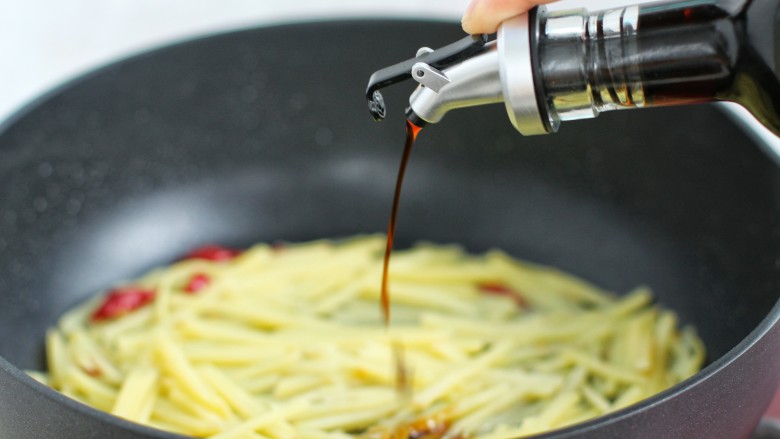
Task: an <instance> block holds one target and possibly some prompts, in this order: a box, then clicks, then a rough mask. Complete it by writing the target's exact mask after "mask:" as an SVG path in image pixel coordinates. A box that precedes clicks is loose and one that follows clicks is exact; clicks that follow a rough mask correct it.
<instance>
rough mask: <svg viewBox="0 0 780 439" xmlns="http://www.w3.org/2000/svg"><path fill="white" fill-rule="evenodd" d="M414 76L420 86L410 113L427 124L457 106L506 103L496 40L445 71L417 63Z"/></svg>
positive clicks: (415, 93) (437, 119)
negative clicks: (502, 88) (504, 101)
mask: <svg viewBox="0 0 780 439" xmlns="http://www.w3.org/2000/svg"><path fill="white" fill-rule="evenodd" d="M412 79H414V80H415V81H417V82H418V83H419V84H420V85H419V86H418V87H417V89H415V90H414V92H413V93H412V95H411V96H410V97H409V109H408V110H407V113H410V114H409V115H414V116H416V117H418V118H419V119H421V120H423V121H425V122H427V123H437V122H439V121H440V120H441V119H442V118H443V117H444V115H445V114H446V113H447V112H448V111H450V110H453V109H455V108H463V107H471V106H475V105H485V104H493V103H501V102H503V92H502V90H501V78H500V75H499V65H498V50H497V48H496V42H495V41H492V42H489V43H487V44H486V45H485V46H484V47H483V48H482V50H481V51H480V52H478V53H476V54H474V55H472V56H471V57H469V58H466V59H463V60H461V61H460V62H458V63H456V64H454V65H452V66H450V67H448V68H446V69H444V70H439V69H436V68H434V67H431V66H430V65H428V64H426V63H424V62H418V63H416V64H414V66H413V67H412Z"/></svg>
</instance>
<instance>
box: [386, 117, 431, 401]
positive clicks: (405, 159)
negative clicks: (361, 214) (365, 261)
mask: <svg viewBox="0 0 780 439" xmlns="http://www.w3.org/2000/svg"><path fill="white" fill-rule="evenodd" d="M418 123H419V122H418ZM422 125H423V124H420V125H416V124H415V123H414V122H412V121H411V120H410V119H406V125H405V131H406V140H405V142H404V152H403V155H402V156H401V164H400V166H399V167H398V177H397V178H396V181H395V192H394V193H393V207H392V209H391V211H390V220H389V221H388V225H387V245H386V246H385V257H384V264H383V267H382V289H381V299H380V301H381V309H382V318H383V321H384V324H385V328H389V327H390V291H389V282H388V275H389V269H390V255H391V254H392V253H393V240H394V238H395V227H396V222H397V219H398V204H399V202H400V200H401V188H402V186H403V182H404V175H406V166H407V164H408V163H409V157H410V156H411V155H412V149H413V147H414V142H415V140H417V135H419V134H420V131H422V128H423V127H422ZM393 360H394V363H395V371H396V390H397V392H398V394H399V395H401V396H402V397H405V398H408V397H409V396H410V395H411V384H412V383H411V377H410V375H411V373H410V369H409V367H408V366H407V364H406V361H405V358H404V351H403V346H402V345H401V344H399V343H393Z"/></svg>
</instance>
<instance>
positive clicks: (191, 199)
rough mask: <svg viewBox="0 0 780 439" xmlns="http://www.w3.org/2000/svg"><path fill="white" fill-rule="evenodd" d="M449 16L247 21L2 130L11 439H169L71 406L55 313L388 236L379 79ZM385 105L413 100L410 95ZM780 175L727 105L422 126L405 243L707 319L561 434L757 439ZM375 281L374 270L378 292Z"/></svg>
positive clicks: (65, 93) (437, 35) (96, 77)
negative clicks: (118, 286) (697, 347)
mask: <svg viewBox="0 0 780 439" xmlns="http://www.w3.org/2000/svg"><path fill="white" fill-rule="evenodd" d="M459 36H460V31H459V30H458V29H457V27H456V26H454V25H447V24H436V23H411V22H350V23H326V24H305V25H292V26H284V27H277V28H269V29H258V30H249V31H243V32H237V33H232V34H228V35H223V36H216V37H211V38H207V39H203V40H198V41H194V42H190V43H186V44H182V45H177V46H173V47H169V48H165V49H161V50H158V51H155V52H152V53H150V54H146V55H142V56H139V57H136V58H133V59H131V60H128V61H125V62H121V63H118V64H116V65H113V66H110V67H108V68H104V69H102V70H100V71H98V72H96V73H94V74H91V75H88V76H87V77H85V78H82V79H80V80H77V81H75V82H74V83H72V84H69V85H67V86H65V87H63V88H61V89H60V90H57V91H55V92H53V93H52V94H50V95H49V96H48V97H46V98H45V99H42V100H41V101H39V102H37V103H35V104H33V105H31V106H30V107H29V108H28V109H26V110H25V111H22V112H21V113H20V114H19V115H17V117H16V118H14V119H13V120H12V121H11V122H9V123H7V124H6V125H5V126H4V127H3V131H2V133H0V297H1V298H2V307H0V334H2V336H1V337H0V355H1V356H2V358H0V437H2V438H16V439H19V438H79V439H81V438H89V437H93V438H123V439H124V438H141V437H156V438H166V437H167V438H172V437H178V436H175V435H172V434H167V433H162V432H158V431H156V430H151V429H148V428H145V427H140V426H137V425H134V424H130V423H128V422H125V421H122V420H120V419H118V418H114V417H112V416H110V415H107V414H104V413H101V412H98V411H96V410H93V409H91V408H88V407H85V406H83V405H81V404H79V403H76V402H74V401H71V400H68V399H67V398H65V397H63V396H61V395H60V394H58V393H56V392H54V391H52V390H49V389H47V388H45V387H44V386H42V385H39V384H37V383H36V382H34V381H33V380H31V379H30V378H28V377H27V376H26V375H24V374H23V373H22V372H21V371H20V370H19V369H20V368H40V367H42V365H43V356H42V352H43V334H44V331H45V329H46V327H47V326H49V325H52V324H53V323H54V322H55V320H56V318H57V316H58V315H60V314H61V313H62V312H63V311H65V310H66V309H67V308H69V307H70V306H73V305H74V304H76V303H78V302H79V301H81V300H83V299H84V298H86V297H88V296H89V295H92V294H95V293H96V292H97V291H98V290H100V289H103V288H106V287H108V286H110V285H111V284H112V282H114V281H117V280H119V279H124V278H128V277H131V276H136V275H139V274H140V273H142V272H143V271H144V270H146V269H148V268H150V267H152V266H154V265H158V264H164V263H167V262H170V261H172V260H174V259H175V258H177V257H178V256H180V255H181V254H183V253H184V252H186V251H187V250H189V249H191V248H193V247H195V246H197V245H199V244H203V243H205V242H220V243H223V244H227V245H233V246H242V245H249V244H251V243H254V242H257V241H274V240H279V239H284V240H292V241H298V240H308V239H314V238H321V237H340V236H348V235H353V234H357V233H365V232H381V231H384V230H385V227H386V225H387V223H386V221H387V216H388V213H389V209H390V201H391V191H392V187H393V183H394V178H395V173H396V167H397V164H398V161H399V159H400V153H401V150H400V148H401V142H402V140H403V129H402V114H401V110H398V114H396V115H392V114H391V115H390V117H389V118H388V121H387V122H385V123H384V124H375V123H374V122H372V121H371V117H370V116H369V115H368V112H367V110H366V108H365V101H364V97H363V87H364V85H365V82H366V79H367V78H368V75H369V74H370V73H371V72H372V71H374V70H376V69H377V68H379V67H381V66H384V65H386V64H387V63H388V62H391V61H393V60H397V59H404V58H408V57H409V56H411V55H413V54H414V51H415V50H416V48H417V47H419V46H423V45H426V46H433V47H436V46H438V45H442V44H445V43H447V42H450V41H452V40H454V39H456V38H458V37H459ZM396 88H397V89H398V90H394V92H396V93H397V94H396V95H388V96H387V99H388V100H389V101H390V102H389V105H388V108H397V109H402V108H404V100H405V99H406V98H407V97H408V93H409V92H410V91H411V90H403V89H404V87H396ZM779 219H780V170H779V169H778V168H777V167H776V166H775V165H774V164H773V163H772V161H771V160H770V159H769V158H768V157H766V156H765V155H763V154H762V153H761V152H760V151H759V148H758V147H757V146H756V145H755V144H753V143H752V142H751V141H750V140H749V139H748V137H746V135H745V134H744V133H742V132H740V130H738V129H737V128H736V127H735V126H734V125H732V123H731V122H730V121H729V120H728V119H727V118H726V117H724V115H722V114H721V113H720V112H719V111H718V110H717V109H714V108H711V107H708V106H700V107H689V108H676V109H666V110H647V111H637V112H629V113H620V114H608V115H604V116H602V117H600V118H599V119H597V120H595V121H591V122H583V123H576V124H570V125H567V126H565V127H564V129H563V130H562V132H561V133H560V134H557V135H552V136H547V137H537V138H523V137H520V136H519V135H518V134H517V133H516V132H514V131H513V129H512V128H511V125H510V124H509V122H508V121H507V120H506V116H505V114H504V110H503V108H500V107H499V106H497V107H495V108H488V109H486V108H482V109H474V110H462V111H458V112H453V113H452V114H450V115H448V116H447V117H446V118H445V119H444V121H443V122H442V123H440V124H437V125H436V126H432V127H430V128H427V129H426V130H425V131H424V132H423V134H422V136H421V138H420V140H419V143H418V147H417V150H416V151H415V152H414V155H413V157H412V160H411V164H410V167H409V170H408V174H407V182H406V187H405V190H404V195H403V198H402V206H401V212H400V216H399V226H398V237H397V239H398V242H399V245H401V246H403V245H408V244H409V243H411V242H413V241H416V240H420V239H427V240H433V241H438V242H457V243H462V244H464V245H465V246H466V247H467V248H468V249H470V250H473V251H481V250H485V249H488V248H490V247H501V248H504V249H506V250H507V251H509V252H511V253H512V254H514V255H515V256H518V257H521V258H525V259H530V260H533V261H537V262H541V263H545V264H552V265H555V266H558V267H560V268H562V269H564V270H567V271H569V272H573V273H575V274H577V275H580V276H583V277H585V278H588V279H590V280H592V281H594V282H595V283H597V284H600V285H602V286H606V287H608V288H611V289H614V290H615V291H618V292H623V291H626V290H628V289H629V288H632V287H634V286H636V285H638V284H647V285H649V286H651V287H652V288H653V289H654V290H655V291H656V292H657V295H658V298H659V301H660V302H661V303H662V304H663V305H664V306H667V307H670V308H673V309H675V310H677V311H678V312H679V314H680V316H681V319H682V321H683V322H686V323H692V324H694V325H696V326H697V327H698V329H699V331H700V334H701V336H702V338H703V339H704V341H705V343H706V345H707V347H708V350H709V358H710V361H711V362H710V364H709V365H708V366H707V368H706V369H705V370H704V371H702V372H701V373H699V374H698V375H696V376H695V377H693V378H692V379H689V380H688V381H686V382H684V383H682V384H680V385H678V386H675V387H673V388H671V389H669V390H667V391H665V392H663V393H662V394H660V395H658V396H656V397H653V398H651V399H649V400H647V401H644V402H642V403H639V404H637V405H635V406H632V407H630V408H627V409H625V410H621V411H619V412H616V413H614V414H612V415H609V416H607V417H604V418H600V419H597V420H593V421H591V422H588V423H585V424H581V425H579V426H575V427H571V428H568V429H565V430H561V431H559V432H555V433H551V434H550V435H549V436H548V437H555V438H564V437H574V436H577V437H592V438H626V437H632V438H639V437H644V438H661V437H663V438H691V437H707V438H738V437H746V436H747V435H749V433H750V432H751V430H752V429H753V428H754V426H755V424H756V423H757V422H758V420H759V418H760V416H761V413H762V411H763V410H764V408H765V406H766V404H767V403H768V401H769V399H770V397H771V395H772V393H773V392H774V389H776V388H777V385H778V382H779V381H780V325H779V324H778V319H779V318H780V305H778V289H780V263H779V262H778V261H779V260H780V259H779V258H780V252H779V251H778V250H780V246H779V245H778V244H779V243H780V224H779ZM377 282H379V279H377Z"/></svg>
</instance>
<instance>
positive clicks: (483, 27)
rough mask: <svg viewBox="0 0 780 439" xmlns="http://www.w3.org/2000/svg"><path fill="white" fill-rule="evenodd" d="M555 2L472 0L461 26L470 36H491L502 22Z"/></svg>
mask: <svg viewBox="0 0 780 439" xmlns="http://www.w3.org/2000/svg"><path fill="white" fill-rule="evenodd" d="M553 1H555V0H471V4H469V7H468V8H467V9H466V12H465V14H463V20H462V21H461V24H462V26H463V30H464V31H466V33H469V34H472V35H474V34H491V33H493V32H495V31H496V30H497V29H498V25H499V24H501V22H502V21H504V20H506V19H508V18H512V17H514V16H517V15H520V14H522V13H523V12H525V11H527V10H529V9H531V8H533V7H534V6H536V5H541V4H546V3H552V2H553Z"/></svg>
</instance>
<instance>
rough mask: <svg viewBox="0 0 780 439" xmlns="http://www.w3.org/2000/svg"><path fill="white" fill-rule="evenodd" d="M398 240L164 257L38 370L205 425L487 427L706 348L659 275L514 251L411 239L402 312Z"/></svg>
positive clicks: (407, 433) (199, 432)
mask: <svg viewBox="0 0 780 439" xmlns="http://www.w3.org/2000/svg"><path fill="white" fill-rule="evenodd" d="M384 244H385V242H384V238H383V237H381V236H371V237H358V238H354V239H349V240H344V241H337V242H334V241H315V242H310V243H305V244H295V245H287V246H283V247H271V246H268V245H257V246H255V247H252V248H251V249H249V250H247V251H245V252H243V253H241V254H239V255H237V256H235V255H233V256H235V257H233V256H231V257H226V258H216V259H218V260H204V259H198V258H191V259H185V260H182V261H179V262H177V263H175V264H173V265H171V266H169V267H166V268H162V269H158V270H154V271H152V272H150V273H149V274H147V275H145V276H144V277H142V278H140V279H137V280H134V281H131V282H128V283H126V284H125V285H124V287H128V286H130V287H132V288H134V289H135V290H143V291H148V292H150V293H149V295H148V296H144V297H146V299H148V300H146V299H145V300H144V301H142V302H138V303H136V304H135V305H133V306H134V307H135V308H133V309H129V308H128V309H126V310H125V311H123V312H118V313H113V314H112V312H113V311H111V310H108V311H107V308H106V300H107V298H106V296H105V295H104V296H102V297H97V298H95V299H94V300H92V301H90V302H88V303H85V304H83V305H81V306H79V307H77V308H75V309H73V310H72V311H70V312H68V313H67V314H66V315H65V316H63V317H62V319H61V320H60V322H59V325H58V327H57V328H54V329H51V330H50V331H49V333H48V336H47V355H48V367H49V371H48V373H46V374H43V373H39V372H30V373H31V374H32V375H33V376H35V377H36V378H37V379H39V380H40V381H42V382H44V383H46V384H48V385H50V386H52V387H53V388H55V389H57V390H59V391H61V392H63V393H64V394H66V395H68V396H70V397H72V398H74V399H77V400H79V401H82V402H84V403H85V404H88V405H91V406H94V407H97V408H99V409H102V410H105V411H108V412H111V413H113V414H115V415H117V416H121V417H123V418H127V419H129V420H132V421H137V422H140V423H143V424H147V425H150V426H153V427H157V428H160V429H164V430H170V431H174V432H180V433H184V434H188V435H192V436H197V437H210V438H214V439H229V438H230V439H238V438H278V439H289V438H302V439H308V438H311V439H325V438H332V439H339V438H354V437H360V438H404V439H405V438H407V437H426V438H435V437H451V438H455V437H458V438H483V439H487V438H510V437H518V436H524V435H529V434H533V433H537V432H541V431H545V430H549V429H555V428H559V427H562V426H565V425H569V424H573V423H577V422H580V421H583V420H585V419H588V418H592V417H595V416H599V415H602V414H604V413H608V412H611V411H613V410H617V409H620V408H622V407H625V406H627V405H630V404H633V403H635V402H637V401H639V400H641V399H643V398H645V397H647V396H649V395H652V394H654V393H656V392H658V391H661V390H663V389H665V388H667V387H669V386H671V385H673V384H675V383H677V382H679V381H681V380H683V379H685V378H687V377H689V376H690V375H692V374H694V373H695V372H696V371H698V370H699V368H700V367H701V365H702V362H703V358H704V348H703V346H702V343H701V341H700V340H699V338H698V337H697V336H696V334H695V332H694V330H693V329H691V328H687V327H686V328H683V329H681V330H678V329H677V319H676V317H675V315H674V314H673V313H672V312H670V311H666V310H662V309H659V308H658V307H656V306H653V305H652V296H651V293H650V291H649V290H648V289H647V288H637V289H636V290H634V291H632V292H630V293H628V294H627V295H625V296H623V297H614V296H613V295H611V294H609V293H606V292H604V291H602V290H600V289H599V288H597V287H595V286H593V285H591V284H589V283H587V282H584V281H582V280H579V279H576V278H574V277H572V276H570V275H567V274H565V273H562V272H560V271H557V270H555V269H552V268H548V267H542V266H536V265H531V264H528V263H524V262H520V261H517V260H515V259H513V258H511V257H510V256H508V255H506V254H505V253H502V252H500V251H491V252H489V253H487V254H485V255H479V256H475V255H469V254H467V253H465V252H464V251H462V250H461V249H460V248H458V247H454V246H439V245H431V244H423V245H418V246H416V247H414V248H413V249H411V250H406V251H398V252H397V253H395V254H394V256H393V260H392V263H391V268H390V273H391V274H390V297H391V301H392V311H391V315H392V320H391V325H390V328H389V329H386V328H385V327H384V326H383V324H382V318H381V313H380V310H379V305H378V304H379V294H380V292H379V288H380V279H381V266H382V255H383V248H384ZM198 279H199V280H200V281H199V283H198V282H196V281H198ZM193 285H196V286H197V288H195V287H193ZM393 345H397V346H400V350H399V352H401V353H402V356H403V360H404V362H405V369H403V370H404V371H405V374H406V375H407V376H406V377H405V379H406V380H407V381H408V385H409V388H408V389H407V391H406V392H399V391H398V390H397V388H396V384H397V381H398V376H397V372H398V369H397V367H396V362H395V361H394V358H393V349H392V346H393ZM425 434H427V435H428V436H425Z"/></svg>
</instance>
